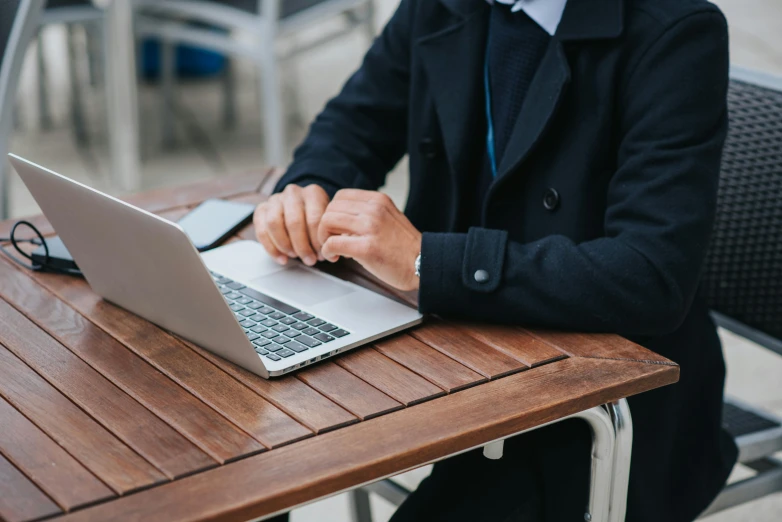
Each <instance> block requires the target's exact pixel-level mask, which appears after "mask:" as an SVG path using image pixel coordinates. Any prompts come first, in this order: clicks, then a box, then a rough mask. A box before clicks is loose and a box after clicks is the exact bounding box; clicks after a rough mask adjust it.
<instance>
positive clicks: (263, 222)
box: [253, 184, 329, 266]
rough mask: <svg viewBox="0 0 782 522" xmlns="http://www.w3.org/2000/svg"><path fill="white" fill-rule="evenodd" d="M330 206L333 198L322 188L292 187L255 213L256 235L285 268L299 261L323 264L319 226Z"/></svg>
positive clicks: (259, 206) (259, 207)
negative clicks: (291, 262) (292, 261)
mask: <svg viewBox="0 0 782 522" xmlns="http://www.w3.org/2000/svg"><path fill="white" fill-rule="evenodd" d="M328 204H329V196H328V194H327V193H326V191H325V190H323V188H322V187H320V186H319V185H314V184H313V185H308V186H307V187H304V188H302V187H300V186H298V185H288V186H287V187H285V190H283V191H282V192H281V193H279V194H274V195H273V196H271V197H270V198H269V199H268V200H267V201H265V202H263V203H261V204H260V205H258V208H257V209H255V217H254V219H253V222H254V223H255V235H256V237H257V238H258V241H259V242H260V243H261V244H262V245H263V247H264V248H265V249H266V251H267V252H268V253H269V255H271V256H272V257H273V258H274V259H275V260H276V261H277V262H278V263H280V264H281V265H284V264H286V263H287V262H288V258H299V259H301V260H302V261H303V262H304V263H305V264H306V265H309V266H312V265H314V264H315V263H316V262H317V261H318V260H321V261H322V260H323V257H322V256H321V253H320V249H321V247H322V246H323V245H321V243H320V241H318V226H319V225H320V219H321V217H323V213H324V212H325V210H326V207H327V206H328Z"/></svg>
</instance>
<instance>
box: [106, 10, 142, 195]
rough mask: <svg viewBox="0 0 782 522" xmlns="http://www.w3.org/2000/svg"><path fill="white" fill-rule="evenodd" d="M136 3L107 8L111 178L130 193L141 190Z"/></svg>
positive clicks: (107, 88)
mask: <svg viewBox="0 0 782 522" xmlns="http://www.w3.org/2000/svg"><path fill="white" fill-rule="evenodd" d="M131 2H132V0H113V1H112V2H111V4H110V5H109V6H108V8H107V13H106V16H107V30H106V32H107V38H106V39H105V43H104V45H106V100H107V102H108V114H109V140H110V149H111V177H112V181H113V182H114V185H115V186H117V187H118V188H120V189H122V190H126V191H137V190H139V189H140V188H141V179H140V173H141V169H140V160H139V130H138V89H137V77H136V59H135V35H134V32H133V10H132V5H131Z"/></svg>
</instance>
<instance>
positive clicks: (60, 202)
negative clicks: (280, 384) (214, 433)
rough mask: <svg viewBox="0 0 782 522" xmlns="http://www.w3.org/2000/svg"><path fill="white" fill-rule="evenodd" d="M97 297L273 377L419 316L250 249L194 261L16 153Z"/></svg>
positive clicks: (174, 241) (136, 216)
mask: <svg viewBox="0 0 782 522" xmlns="http://www.w3.org/2000/svg"><path fill="white" fill-rule="evenodd" d="M9 158H10V161H11V163H12V165H13V166H14V168H15V169H16V171H17V172H18V173H19V175H20V176H21V178H22V180H23V181H24V183H25V185H27V188H28V189H29V190H30V192H31V193H32V195H33V197H34V198H35V200H36V202H38V205H40V207H41V209H42V210H43V212H44V214H45V215H46V217H47V218H48V219H49V221H50V222H51V223H52V225H53V226H54V229H55V230H56V231H57V233H58V234H59V236H60V237H61V238H62V240H63V242H64V243H65V246H66V247H67V248H68V250H69V251H70V252H71V254H72V255H73V258H74V260H75V261H76V263H77V264H78V265H79V268H80V269H81V271H82V272H83V273H84V276H85V277H86V279H87V282H88V283H89V284H90V285H91V286H92V289H93V290H94V291H95V292H97V293H98V294H99V295H101V296H102V297H103V298H104V299H106V300H108V301H110V302H112V303H115V304H117V305H119V306H121V307H122V308H125V309H127V310H130V311H131V312H133V313H135V314H137V315H140V316H141V317H144V318H145V319H148V320H149V321H152V322H153V323H155V324H157V325H159V326H161V327H162V328H165V329H167V330H170V331H172V332H174V333H176V334H178V335H180V336H182V337H184V338H186V339H188V340H190V341H192V342H194V343H196V344H198V345H199V346H202V347H204V348H206V349H207V350H209V351H211V352H214V353H215V354H217V355H220V356H221V357H224V358H226V359H228V360H230V361H233V362H234V363H236V364H238V365H239V366H242V367H243V368H246V369H247V370H249V371H251V372H253V373H255V374H258V375H260V376H261V377H265V378H269V377H274V376H278V375H282V374H284V373H287V372H290V371H292V370H295V369H297V368H301V367H303V366H307V365H309V364H312V363H315V362H317V361H320V360H323V359H325V358H327V357H331V356H333V355H336V354H338V353H342V352H345V351H347V350H350V349H352V348H356V347H357V346H361V345H362V344H365V343H368V342H370V341H373V340H376V339H379V338H381V337H384V336H386V335H389V334H392V333H394V332H398V331H400V330H403V329H405V328H408V327H410V326H413V325H416V324H418V323H420V322H421V315H420V314H419V313H418V312H417V311H416V310H414V309H412V308H410V307H408V306H405V305H402V304H399V303H397V302H395V301H392V300H390V299H388V298H386V297H383V296H381V295H379V294H376V293H374V292H371V291H369V290H366V289H364V288H362V287H360V286H357V285H354V284H352V283H349V282H346V281H342V280H340V279H337V278H335V277H331V276H329V275H327V274H323V273H321V272H319V271H317V270H313V269H311V268H309V267H307V266H305V265H303V264H301V263H299V262H291V263H289V264H288V265H287V266H285V267H281V266H280V265H278V264H277V263H275V262H274V261H273V260H272V259H271V257H270V256H268V255H267V254H266V251H265V250H264V249H263V247H262V246H261V245H260V244H258V243H256V242H254V241H240V242H236V243H231V244H229V245H226V246H223V247H220V248H217V249H215V250H212V251H210V252H207V253H205V254H199V253H198V252H197V251H196V249H195V247H194V246H193V244H192V243H191V242H190V240H189V239H188V237H187V235H186V234H185V232H184V231H183V230H182V228H181V227H179V225H177V224H175V223H171V222H169V221H166V220H165V219H162V218H160V217H158V216H155V215H154V214H150V213H149V212H146V211H144V210H141V209H139V208H136V207H134V206H132V205H129V204H127V203H125V202H123V201H120V200H118V199H116V198H113V197H111V196H108V195H106V194H103V193H101V192H98V191H97V190H94V189H92V188H90V187H87V186H85V185H82V184H80V183H77V182H75V181H72V180H70V179H68V178H66V177H64V176H61V175H59V174H57V173H55V172H52V171H50V170H47V169H45V168H43V167H40V166H38V165H36V164H34V163H31V162H29V161H27V160H25V159H22V158H20V157H18V156H15V155H13V154H11V155H9Z"/></svg>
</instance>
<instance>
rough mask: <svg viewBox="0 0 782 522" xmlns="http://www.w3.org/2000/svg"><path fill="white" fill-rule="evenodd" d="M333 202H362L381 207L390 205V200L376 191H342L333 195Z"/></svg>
mask: <svg viewBox="0 0 782 522" xmlns="http://www.w3.org/2000/svg"><path fill="white" fill-rule="evenodd" d="M334 201H364V202H367V203H377V204H382V205H387V204H389V203H390V204H392V205H393V203H392V202H391V198H389V197H388V196H387V195H385V194H383V193H382V192H378V191H376V190H360V189H342V190H340V191H339V192H337V193H336V194H335V195H334Z"/></svg>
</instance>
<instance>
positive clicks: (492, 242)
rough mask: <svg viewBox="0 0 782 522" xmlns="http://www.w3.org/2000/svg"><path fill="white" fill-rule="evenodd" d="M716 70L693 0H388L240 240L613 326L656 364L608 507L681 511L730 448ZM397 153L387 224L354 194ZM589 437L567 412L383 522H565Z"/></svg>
mask: <svg viewBox="0 0 782 522" xmlns="http://www.w3.org/2000/svg"><path fill="white" fill-rule="evenodd" d="M728 62H729V60H728V51H727V28H726V23H725V20H724V18H723V16H722V14H721V13H720V12H719V10H718V9H717V8H716V7H714V6H713V5H711V4H709V3H707V2H705V1H700V0H569V1H568V2H567V4H566V1H565V0H518V1H516V0H494V1H491V0H489V1H488V2H487V0H402V1H401V4H400V6H399V8H398V10H397V12H396V14H395V15H394V16H393V18H392V20H391V21H390V22H389V24H388V26H387V27H386V28H385V30H384V31H383V33H382V35H381V36H380V37H379V38H378V40H377V41H376V42H375V44H374V45H373V46H372V48H371V49H370V51H369V52H368V54H367V55H366V58H365V60H364V63H363V65H362V66H361V68H360V69H359V70H358V72H357V73H356V74H355V75H354V76H353V77H352V78H351V79H350V80H349V81H348V82H347V84H346V85H345V87H344V89H343V91H342V92H341V94H339V95H338V96H337V97H336V98H335V99H333V100H332V101H331V102H329V104H328V105H327V106H326V108H325V110H324V111H323V112H322V113H321V114H320V115H319V116H318V118H317V119H316V121H315V122H314V123H313V125H312V128H311V130H310V133H309V135H308V137H307V138H306V140H305V141H304V143H303V144H302V145H301V147H300V148H299V149H298V150H297V151H296V154H295V159H294V162H293V164H292V165H291V166H290V168H289V169H288V171H287V173H286V175H285V176H284V177H283V178H282V180H281V181H280V183H279V185H278V187H277V190H278V191H279V193H278V194H277V195H275V196H273V197H272V198H271V199H270V200H269V201H268V202H267V203H264V204H262V205H261V206H260V207H259V208H258V211H257V212H256V216H255V224H256V227H257V233H258V239H259V241H261V243H263V245H264V246H265V247H266V249H267V250H268V252H269V253H270V254H271V255H273V256H274V257H275V258H277V259H278V261H279V262H280V263H285V262H287V260H288V259H289V258H299V259H301V260H303V261H304V262H305V263H307V264H308V265H312V264H314V263H315V262H316V261H317V260H318V259H320V260H326V261H329V262H333V261H336V260H337V259H338V258H340V257H348V258H353V259H355V260H357V261H358V262H359V263H361V264H362V265H363V266H364V267H366V268H367V269H368V270H369V271H370V272H372V273H373V274H375V275H376V276H378V277H379V278H381V279H383V280H384V281H386V282H387V283H389V284H391V285H393V286H395V287H397V288H399V289H402V290H417V291H418V294H419V303H420V304H419V306H420V309H421V311H422V312H425V313H435V314H441V315H445V316H451V317H456V318H466V319H469V320H472V321H476V320H477V321H487V322H499V323H507V324H522V325H532V326H541V327H547V328H555V329H564V330H577V331H592V332H616V333H619V334H622V335H624V336H626V337H628V338H630V339H632V340H634V341H636V342H638V343H640V344H642V345H644V346H646V347H648V348H650V349H651V350H654V351H656V352H657V353H659V354H661V355H663V356H665V357H668V358H670V359H672V360H674V361H676V362H678V363H679V364H680V365H681V380H680V382H679V383H678V384H676V385H673V386H669V387H666V388H663V389H660V390H657V391H654V392H650V393H646V394H643V395H641V396H639V397H636V398H632V399H631V400H630V406H631V410H632V415H633V419H634V426H635V439H634V443H633V465H632V471H631V478H630V486H629V487H630V492H629V502H628V515H627V520H629V521H655V522H658V521H666V522H676V521H689V520H693V519H695V518H696V517H697V515H698V514H699V513H700V512H701V511H702V510H703V509H704V508H706V507H707V505H708V504H709V502H710V501H711V500H712V499H713V498H714V497H715V495H716V494H717V492H718V491H719V490H720V488H721V487H722V486H723V484H724V482H725V480H726V478H727V476H728V473H729V471H730V469H731V468H732V466H733V463H734V462H735V458H736V448H735V445H734V444H733V442H732V441H731V440H730V439H729V437H728V436H727V435H726V434H725V433H723V432H722V431H721V428H720V412H721V404H722V391H723V381H724V371H725V370H724V362H723V359H722V354H721V349H720V344H719V340H718V338H717V335H716V332H715V327H714V325H713V324H712V322H711V320H710V318H709V315H708V311H707V309H706V306H705V303H704V300H703V299H702V298H701V296H700V295H699V292H698V280H699V276H700V271H701V264H702V262H703V259H704V256H705V253H706V249H707V245H708V241H709V234H710V230H711V227H712V221H713V218H714V212H715V198H716V189H717V179H718V170H719V163H720V154H721V149H722V145H723V142H724V138H725V133H726V126H727V123H726V122H727V119H726V90H727V76H728ZM405 153H407V154H409V157H410V194H409V199H408V203H407V208H406V209H405V212H404V214H403V213H401V212H400V211H398V210H397V209H396V208H395V207H394V205H393V204H392V203H391V201H390V200H389V199H388V198H387V197H385V196H383V195H381V194H379V193H378V192H376V190H377V189H378V188H379V187H380V186H381V185H382V184H383V182H384V179H385V176H386V174H387V172H388V171H389V170H390V169H392V168H393V166H394V165H395V164H396V163H397V162H398V161H399V159H400V158H401V157H402V156H403V155H404V154H405ZM419 254H420V257H419ZM589 443H590V440H589V433H588V432H587V430H586V428H585V427H584V426H583V425H582V423H579V422H577V421H571V422H568V423H563V424H559V425H556V426H554V427H549V428H545V429H542V430H538V431H536V432H533V433H531V434H528V435H524V436H521V437H517V438H516V439H513V440H511V441H509V442H508V443H507V444H506V454H505V457H504V458H503V459H502V460H500V461H498V462H491V461H488V460H486V459H483V458H482V457H481V456H480V455H479V454H475V453H472V454H467V455H463V456H461V457H457V458H455V459H451V460H449V461H447V462H444V463H442V464H438V465H436V466H435V470H434V472H433V474H432V476H431V477H430V478H429V479H427V480H426V481H425V482H424V483H423V484H422V485H421V487H419V489H418V490H417V491H416V493H414V494H413V495H412V496H411V498H410V499H409V500H408V501H407V502H406V503H405V504H404V505H403V506H402V507H401V508H400V509H399V510H398V512H397V514H396V515H395V516H394V519H393V520H394V521H395V522H396V521H412V520H421V521H433V520H443V521H455V520H458V521H461V520H465V521H466V520H469V521H475V520H490V521H495V520H496V521H516V520H523V521H525V522H526V521H537V520H554V521H560V520H562V521H565V520H573V521H577V520H583V517H584V507H585V505H586V502H587V498H586V497H587V485H588V479H589V467H588V464H589V458H588V453H589Z"/></svg>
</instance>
